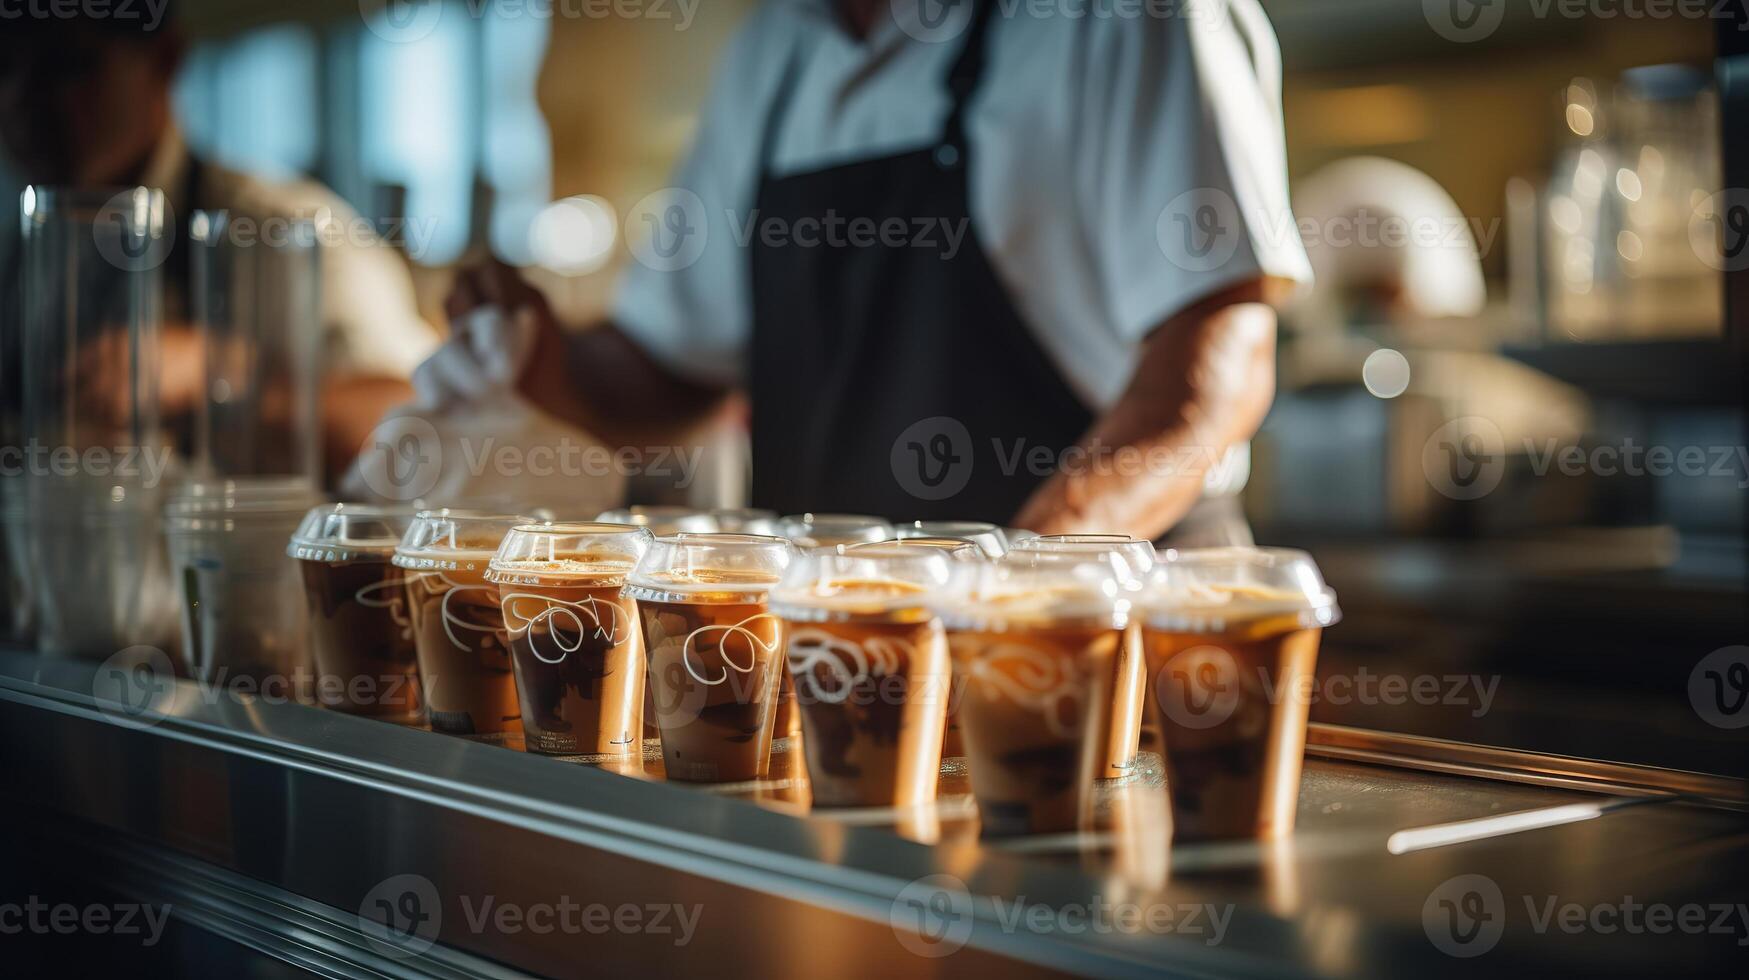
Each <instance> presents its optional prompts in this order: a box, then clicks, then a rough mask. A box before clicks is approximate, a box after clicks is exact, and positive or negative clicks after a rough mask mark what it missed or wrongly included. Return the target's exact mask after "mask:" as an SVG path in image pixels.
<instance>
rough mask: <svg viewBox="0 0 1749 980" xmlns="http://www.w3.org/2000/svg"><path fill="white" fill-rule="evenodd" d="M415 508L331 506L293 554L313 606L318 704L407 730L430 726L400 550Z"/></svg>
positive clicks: (301, 533) (302, 533) (306, 523)
mask: <svg viewBox="0 0 1749 980" xmlns="http://www.w3.org/2000/svg"><path fill="white" fill-rule="evenodd" d="M414 514H415V511H414V510H413V509H411V508H398V507H377V506H372V505H368V504H351V503H340V504H324V505H323V506H321V507H317V508H315V509H313V510H311V511H310V512H309V513H308V514H306V515H304V520H303V523H302V524H300V525H299V526H298V529H297V531H296V532H295V533H293V535H292V538H291V543H290V544H289V545H288V546H287V548H286V553H287V554H288V555H290V556H291V557H292V558H294V559H296V560H297V562H298V567H299V571H300V572H301V573H302V575H303V581H304V598H305V600H306V603H307V605H308V608H309V613H310V615H309V638H310V653H311V658H312V659H313V660H314V661H315V665H316V690H315V700H316V702H317V703H319V704H321V705H322V706H323V707H326V708H332V709H334V710H336V711H344V712H346V713H348V714H355V715H368V716H370V717H373V718H381V719H384V720H389V721H395V722H399V723H402V724H418V723H420V722H421V721H423V720H424V714H425V708H424V699H423V697H422V696H421V692H420V687H419V660H418V656H417V654H416V653H415V652H414V644H413V620H412V618H411V616H409V615H408V610H407V586H406V576H405V574H404V573H403V572H402V570H401V569H400V568H397V567H396V566H395V564H394V557H395V549H396V548H397V547H398V546H399V545H400V543H401V537H402V535H404V534H406V532H407V528H408V526H409V525H410V524H411V523H412V521H413V517H414Z"/></svg>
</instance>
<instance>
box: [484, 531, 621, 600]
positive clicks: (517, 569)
mask: <svg viewBox="0 0 1749 980" xmlns="http://www.w3.org/2000/svg"><path fill="white" fill-rule="evenodd" d="M652 540H654V539H653V538H652V537H651V535H650V529H649V528H645V527H639V526H637V525H633V524H609V523H606V522H588V523H581V524H532V523H531V524H521V525H518V526H516V527H513V528H511V529H510V530H509V531H508V532H506V533H505V534H504V540H503V542H502V543H501V544H499V546H498V551H497V553H495V554H494V555H493V556H492V559H491V562H490V563H489V564H488V567H487V571H486V581H488V582H502V583H509V584H513V585H540V584H549V585H550V584H555V583H564V582H576V581H589V582H591V583H605V584H615V583H622V582H624V580H625V578H626V576H627V575H629V574H630V573H631V570H632V569H633V568H634V567H636V566H637V564H638V560H639V559H641V558H642V557H643V556H644V554H645V552H647V551H648V550H649V548H650V542H651V541H652Z"/></svg>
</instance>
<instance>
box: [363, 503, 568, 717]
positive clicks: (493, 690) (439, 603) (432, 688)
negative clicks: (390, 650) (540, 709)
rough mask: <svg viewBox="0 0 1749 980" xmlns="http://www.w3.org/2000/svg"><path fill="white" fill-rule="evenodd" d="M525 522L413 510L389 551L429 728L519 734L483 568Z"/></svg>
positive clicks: (492, 588) (497, 615)
mask: <svg viewBox="0 0 1749 980" xmlns="http://www.w3.org/2000/svg"><path fill="white" fill-rule="evenodd" d="M532 521H533V519H532V518H529V517H523V516H518V515H503V514H490V513H486V512H483V511H469V510H430V511H421V512H420V513H419V514H418V516H416V517H415V518H414V519H413V523H412V525H411V526H410V527H408V529H407V533H406V534H405V535H403V536H402V537H401V543H400V545H399V546H398V547H397V548H396V550H395V557H394V563H395V565H396V567H398V568H400V569H401V570H402V572H403V574H404V575H405V577H406V581H407V612H408V616H409V618H410V619H412V621H413V646H414V650H415V651H416V652H417V654H418V657H419V679H420V682H421V685H422V687H423V690H424V694H425V715H426V719H427V720H428V721H429V722H430V723H431V730H432V731H434V732H442V733H443V734H446V735H459V736H462V737H464V738H470V739H474V740H476V741H483V742H504V741H506V740H508V739H510V738H512V737H514V736H515V735H517V734H520V733H521V731H522V715H521V713H520V711H519V710H518V708H517V701H516V678H515V677H514V675H513V674H512V671H511V666H510V646H509V644H510V638H509V636H508V635H507V634H506V632H505V629H504V614H503V613H502V612H501V611H500V610H499V604H498V587H497V586H496V585H494V584H492V583H491V582H488V581H487V580H486V572H487V566H488V565H490V564H491V561H492V555H493V553H495V552H496V551H497V550H498V545H499V544H500V543H502V542H503V540H504V536H505V535H506V534H509V533H510V531H511V529H512V528H515V527H516V526H518V525H520V524H527V523H531V522H532Z"/></svg>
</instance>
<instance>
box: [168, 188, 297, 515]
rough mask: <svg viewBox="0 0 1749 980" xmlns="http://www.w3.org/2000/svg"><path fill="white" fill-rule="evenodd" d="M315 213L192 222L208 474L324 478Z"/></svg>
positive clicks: (210, 215) (199, 463)
mask: <svg viewBox="0 0 1749 980" xmlns="http://www.w3.org/2000/svg"><path fill="white" fill-rule="evenodd" d="M316 230H317V229H316V224H315V222H313V221H310V220H308V219H299V220H278V221H274V222H264V223H261V224H259V225H257V224H253V223H249V222H244V221H238V220H234V219H233V218H232V216H231V215H230V214H229V213H228V212H225V211H196V212H194V215H193V217H192V218H191V219H190V221H189V240H190V249H191V255H190V265H191V272H192V277H193V285H194V289H193V302H192V305H193V308H194V319H195V324H196V326H197V328H198V329H199V331H200V336H201V341H202V349H203V351H204V353H205V360H206V363H205V369H206V378H205V396H204V397H203V398H201V399H200V401H199V403H198V404H199V416H198V420H197V427H196V431H195V452H196V460H195V468H196V470H197V471H199V472H201V473H202V474H204V475H205V476H208V477H219V478H223V477H254V476H298V477H304V478H307V479H310V480H312V481H313V480H316V479H318V478H319V477H320V475H321V474H320V470H319V469H318V460H319V455H318V454H319V451H320V447H319V445H318V433H319V431H320V430H319V429H318V427H317V422H316V411H317V401H316V376H317V358H318V356H319V354H320V343H321V336H322V319H321V317H322V291H321V290H322V256H321V245H320V242H319V240H318V238H317V235H316Z"/></svg>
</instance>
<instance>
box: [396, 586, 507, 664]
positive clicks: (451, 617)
mask: <svg viewBox="0 0 1749 980" xmlns="http://www.w3.org/2000/svg"><path fill="white" fill-rule="evenodd" d="M432 579H436V580H437V581H438V583H439V585H441V586H445V587H447V588H448V591H446V592H445V593H444V594H443V604H442V607H441V613H442V616H443V632H444V635H445V636H448V637H449V642H450V643H452V644H454V646H455V648H456V649H457V650H466V649H467V648H468V646H467V644H465V643H463V642H462V641H461V638H460V637H458V636H456V635H455V627H458V626H459V627H461V628H462V629H464V630H467V631H469V632H471V633H486V634H488V636H487V639H488V640H490V639H491V634H496V633H497V632H498V627H496V626H486V625H481V624H479V623H470V622H468V621H467V620H466V619H463V618H462V617H460V616H458V615H456V614H455V613H453V612H451V611H450V608H449V600H451V599H453V598H455V595H456V593H458V592H488V591H494V590H495V588H496V587H495V586H490V585H463V584H462V583H460V582H457V581H455V580H454V579H452V578H450V577H449V576H447V575H445V574H443V573H442V572H430V573H427V574H424V575H420V576H417V578H416V581H417V582H418V583H419V584H420V585H422V586H424V587H425V588H426V589H427V590H428V591H427V594H428V595H435V594H436V593H437V590H438V585H433V584H432V582H431V580H432ZM490 645H491V644H490V643H489V642H487V643H483V644H482V646H490Z"/></svg>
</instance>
